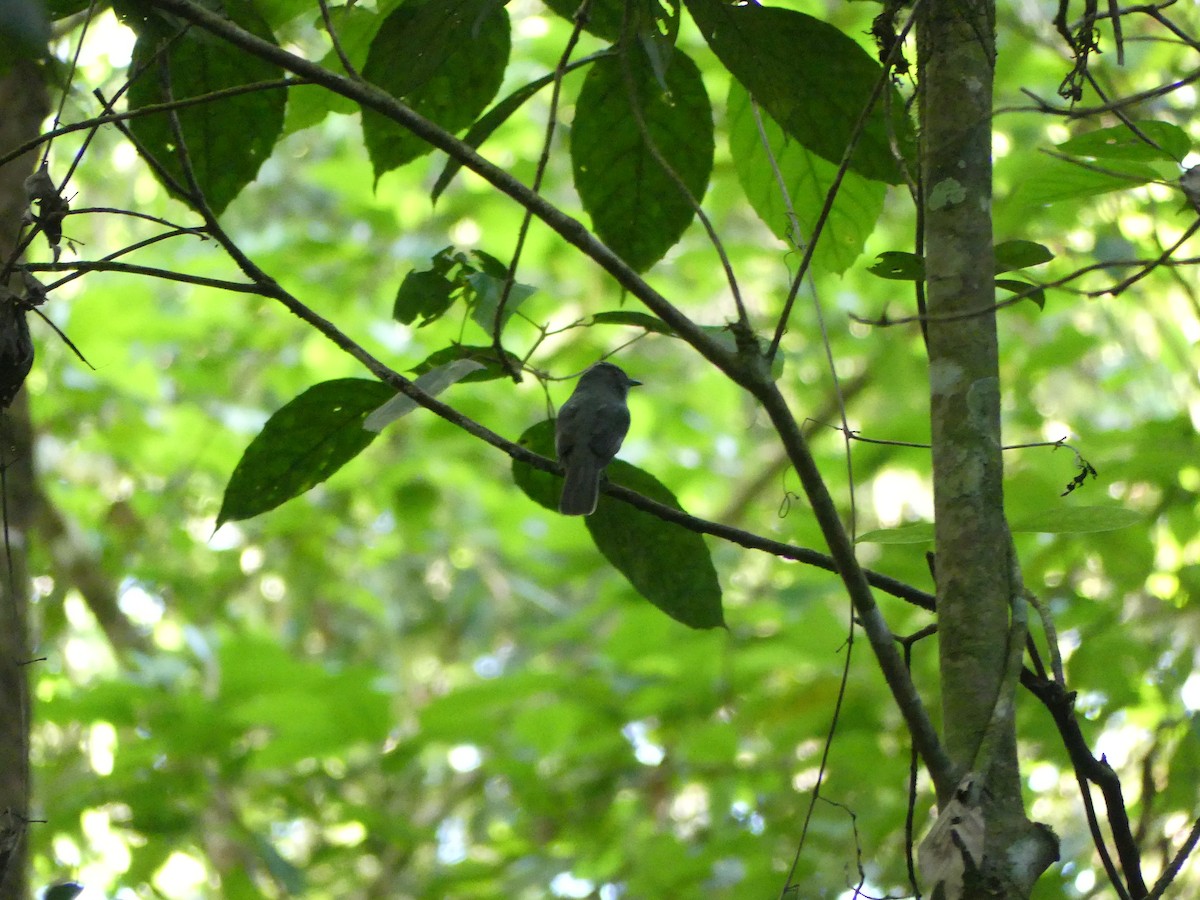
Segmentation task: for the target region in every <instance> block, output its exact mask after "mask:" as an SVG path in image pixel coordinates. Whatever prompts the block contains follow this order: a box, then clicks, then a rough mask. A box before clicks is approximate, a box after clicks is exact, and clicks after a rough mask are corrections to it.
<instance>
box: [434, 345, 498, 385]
mask: <svg viewBox="0 0 1200 900" xmlns="http://www.w3.org/2000/svg"><path fill="white" fill-rule="evenodd" d="M505 354H506V355H507V357H508V362H509V364H510V365H511V366H512V368H513V369H514V370H516V371H520V370H521V359H520V357H518V356H515V355H514V354H512V353H509V352H508V351H507V350H506V351H505ZM456 359H470V360H474V361H475V362H477V363H479V364H480V365H482V366H483V368H482V369H480V370H478V371H476V372H472V373H471V374H470V375H467V376H465V377H464V378H463V379H462V381H463V383H464V384H465V383H466V382H469V381H493V380H495V379H497V378H508V377H510V376H509V372H508V370H507V369H506V368H505V367H504V364H503V363H502V362H501V361H500V358H499V357H498V356H497V355H496V348H495V347H472V346H469V345H467V344H454V345H452V346H450V347H445V348H443V349H441V350H438V351H436V352H435V353H431V354H430V355H429V356H427V357H426V358H425V359H423V360H422V361H421V362H420V363H418V364H417V365H416V366H414V367H413V370H412V371H413V372H415V373H416V374H417V375H418V376H420V375H424V374H425V373H426V372H432V371H433V370H434V369H436V368H438V367H439V366H444V365H446V364H447V363H450V362H453V361H454V360H456Z"/></svg>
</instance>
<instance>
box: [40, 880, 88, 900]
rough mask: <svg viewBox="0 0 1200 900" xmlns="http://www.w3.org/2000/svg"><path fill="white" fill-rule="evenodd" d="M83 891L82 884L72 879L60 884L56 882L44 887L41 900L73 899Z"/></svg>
mask: <svg viewBox="0 0 1200 900" xmlns="http://www.w3.org/2000/svg"><path fill="white" fill-rule="evenodd" d="M82 893H83V885H82V884H76V883H75V882H74V881H67V882H64V883H62V884H56V885H53V886H51V887H48V888H46V890H45V892H44V893H43V894H42V900H75V898H76V897H78V896H79V895H80V894H82Z"/></svg>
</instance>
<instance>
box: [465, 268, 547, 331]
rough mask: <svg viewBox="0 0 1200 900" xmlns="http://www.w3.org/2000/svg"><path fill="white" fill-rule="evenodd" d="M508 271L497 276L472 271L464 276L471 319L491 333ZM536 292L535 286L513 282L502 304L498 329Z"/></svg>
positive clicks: (494, 327)
mask: <svg viewBox="0 0 1200 900" xmlns="http://www.w3.org/2000/svg"><path fill="white" fill-rule="evenodd" d="M507 277H508V273H507V272H504V273H503V274H502V275H501V276H500V277H499V278H497V277H496V276H495V275H491V274H489V273H487V272H472V273H471V274H470V275H468V276H467V277H466V283H467V285H468V286H469V288H470V292H469V293H468V295H467V304H468V305H469V306H470V308H471V321H473V322H474V323H475V324H476V325H478V326H479V327H480V328H482V329H483V330H484V331H486V332H487V333H488V334H491V333H492V332H493V331H495V329H496V310H498V309H499V308H500V297H501V295H502V294H503V292H504V282H505V279H507ZM536 293H537V288H535V287H534V286H533V285H529V284H521V283H520V282H517V283H515V284H514V285H513V286H512V289H511V290H510V291H509V292H508V302H507V303H505V304H504V315H503V316H501V322H500V330H501V331H503V330H504V326H505V324H506V323H507V322H508V320H509V319H510V318H511V317H512V314H513V313H515V312H516V311H517V309H518V308H519V307H520V306H521V304H522V303H524V302H525V301H526V300H528V299H529V298H530V297H532V296H533V295H534V294H536Z"/></svg>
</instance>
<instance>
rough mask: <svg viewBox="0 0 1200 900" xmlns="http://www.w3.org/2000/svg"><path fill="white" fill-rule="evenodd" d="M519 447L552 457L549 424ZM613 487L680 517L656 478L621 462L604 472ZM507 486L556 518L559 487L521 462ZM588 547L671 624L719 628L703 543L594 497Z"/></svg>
mask: <svg viewBox="0 0 1200 900" xmlns="http://www.w3.org/2000/svg"><path fill="white" fill-rule="evenodd" d="M520 443H521V445H522V446H524V447H528V448H529V449H530V450H533V451H534V452H535V453H540V454H542V455H544V456H551V457H552V456H554V422H553V421H550V420H547V421H544V422H539V423H538V424H536V425H534V426H532V427H531V428H529V429H528V430H527V431H526V432H525V433H524V434H523V435H521V439H520ZM608 475H609V477H610V478H611V479H612V480H613V481H614V482H615V483H617V484H620V485H622V486H623V487H627V488H629V489H630V490H634V491H637V492H638V493H639V494H642V495H643V496H645V497H649V498H650V499H651V500H655V501H657V502H658V503H662V504H664V505H666V506H670V507H672V508H674V509H679V510H682V507H681V506H680V505H679V501H678V500H676V499H675V495H674V494H672V493H671V491H670V490H668V489H667V487H666V486H665V485H664V484H663V483H662V482H660V481H659V480H658V479H657V478H655V477H654V476H653V475H651V474H650V473H648V472H645V471H643V470H641V469H639V468H637V467H636V466H632V465H630V464H629V463H627V462H624V461H622V460H619V459H618V460H614V461H613V462H612V463H611V464H610V465H609V467H608ZM513 480H514V481H516V483H517V486H518V487H520V488H521V490H523V491H524V492H525V493H526V494H527V495H528V496H529V497H530V499H532V500H534V501H536V502H537V503H540V504H541V505H542V506H544V507H546V508H547V509H549V510H553V511H554V512H555V513H557V512H558V495H559V492H560V491H561V489H562V479H561V477H559V476H558V475H551V474H550V473H548V472H543V471H542V470H541V469H535V468H533V467H532V466H529V465H527V464H525V463H522V462H517V461H514V462H513ZM585 521H586V524H587V529H588V531H589V532H590V533H591V535H592V540H593V541H595V543H596V547H597V548H598V549H599V550H600V552H601V553H603V554H604V557H605V558H606V559H607V560H608V561H609V562H610V563H612V565H613V567H614V568H616V569H617V570H618V571H619V572H620V573H621V574H622V575H624V576H625V578H626V579H627V580H628V581H629V583H630V584H631V585H633V588H634V590H636V591H637V592H638V593H639V594H641V595H642V596H643V597H645V598H646V599H647V600H649V601H650V602H651V603H653V604H654V605H655V606H657V607H658V608H659V609H661V610H662V611H663V612H665V613H666V614H667V615H668V616H670V617H671V618H672V619H675V620H676V621H677V622H682V623H683V624H684V625H687V626H688V627H690V628H715V627H717V626H723V625H724V624H725V617H724V614H723V612H722V610H721V585H720V583H719V582H718V581H717V572H716V569H715V568H714V567H713V563H712V556H711V555H710V554H709V551H708V546H707V545H706V544H705V543H704V538H703V537H702V536H701V535H699V534H696V533H695V532H693V531H688V530H687V529H685V528H681V527H679V526H678V525H673V524H671V523H669V522H664V521H663V520H662V519H660V518H658V517H657V516H652V515H650V514H649V513H645V512H642V511H641V510H639V509H635V508H633V507H632V506H629V505H628V504H625V503H621V502H620V501H618V500H614V499H613V498H612V497H609V496H607V495H605V494H603V493H602V494H601V495H600V502H599V504H598V505H597V507H596V512H594V513H593V514H592V515H590V516H588V517H587V519H586V520H585Z"/></svg>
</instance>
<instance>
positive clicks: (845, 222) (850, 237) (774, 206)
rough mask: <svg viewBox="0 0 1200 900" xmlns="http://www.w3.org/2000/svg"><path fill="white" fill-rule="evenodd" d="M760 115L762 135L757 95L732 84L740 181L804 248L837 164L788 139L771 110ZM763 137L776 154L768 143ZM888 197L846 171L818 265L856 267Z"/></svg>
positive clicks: (772, 221)
mask: <svg viewBox="0 0 1200 900" xmlns="http://www.w3.org/2000/svg"><path fill="white" fill-rule="evenodd" d="M759 117H760V118H761V120H762V132H761V133H760V131H759V127H758V122H757V121H756V120H755V116H754V107H753V105H752V104H751V102H750V95H749V94H747V93H746V89H745V88H744V87H742V86H741V84H739V83H738V82H736V81H733V82H730V85H729V149H730V152H731V153H732V154H733V164H734V167H735V168H736V169H737V174H738V180H739V181H741V183H742V188H743V189H744V190H745V191H746V198H747V199H748V200H749V201H750V204H751V205H752V206H753V207H754V211H755V212H757V213H758V215H759V218H761V219H762V220H763V221H764V222H765V223H766V225H767V227H768V228H770V229H771V231H772V232H773V233H774V234H775V236H776V237H778V238H781V239H782V240H785V241H787V242H788V243H790V244H792V245H793V246H801V247H802V246H804V244H805V243H807V242H808V241H809V240H810V239H811V237H812V234H813V229H814V228H815V226H816V222H817V218H818V216H819V214H820V212H821V207H822V206H823V205H824V203H825V195H826V194H827V193H828V191H829V188H830V186H831V185H832V184H833V179H834V176H835V175H836V173H837V166H836V165H835V164H834V163H831V162H828V161H827V160H824V159H822V158H821V157H820V156H818V155H817V154H815V153H813V152H812V151H810V150H808V149H807V148H805V147H804V146H803V145H801V144H800V143H798V142H797V141H795V140H794V139H793V138H791V137H789V136H788V135H787V134H785V133H784V131H783V129H782V128H780V127H779V125H778V124H777V123H776V122H775V120H774V119H772V118H771V117H770V115H769V114H768V113H767V111H766V110H765V109H760V110H759ZM764 135H765V137H766V143H767V146H768V147H769V148H770V155H768V153H767V149H766V148H765V147H764V146H763V136H764ZM772 160H774V165H772ZM776 170H778V176H777V175H776ZM780 179H782V181H783V185H782V186H781V185H780ZM785 188H786V191H787V194H786V197H785V195H784V189H785ZM886 192H887V188H886V186H885V185H884V184H883V183H882V182H879V181H872V180H870V179H868V178H864V177H863V176H862V175H859V174H857V173H855V172H847V173H846V175H845V177H844V178H843V179H842V183H841V186H840V187H839V188H838V194H837V198H836V199H835V200H834V203H833V207H832V209H831V210H830V212H829V218H828V219H827V220H826V222H825V226H824V229H823V231H822V232H821V237H820V241H819V243H818V244H817V249H816V251H815V252H814V253H813V257H812V263H813V265H814V266H815V267H817V268H818V269H822V270H824V271H827V272H836V273H838V274H841V273H842V272H845V271H846V270H847V269H848V268H850V266H851V265H852V264H853V262H854V261H855V260H856V259H857V258H858V256H859V254H860V253H861V252H862V248H863V245H864V244H865V243H866V240H867V238H868V237H869V236H870V234H871V232H872V231H873V230H874V228H875V222H876V220H878V218H879V214H880V213H881V212H882V211H883V198H884V195H885V194H886ZM788 201H790V205H789V202H788ZM792 214H794V215H795V217H796V221H795V226H798V228H799V233H798V234H797V233H795V226H794V225H793V222H792V220H791V215H792Z"/></svg>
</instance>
